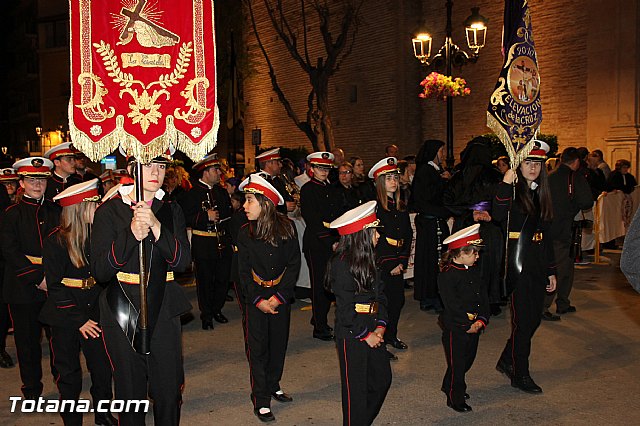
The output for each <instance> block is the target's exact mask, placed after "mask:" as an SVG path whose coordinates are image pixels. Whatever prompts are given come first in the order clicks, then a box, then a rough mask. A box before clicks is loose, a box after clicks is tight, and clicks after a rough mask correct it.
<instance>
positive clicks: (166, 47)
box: [69, 0, 219, 425]
mask: <svg viewBox="0 0 640 426" xmlns="http://www.w3.org/2000/svg"><path fill="white" fill-rule="evenodd" d="M70 8H71V11H70V16H71V76H72V80H71V100H70V102H69V129H70V133H71V137H72V140H73V142H74V146H76V147H77V148H78V149H79V150H81V151H82V152H83V153H84V154H86V155H87V157H89V158H90V159H91V160H93V161H97V160H99V159H100V158H102V157H104V156H105V155H108V154H110V153H111V152H113V151H114V150H115V149H116V148H118V146H119V145H120V147H121V148H122V150H123V151H124V152H126V154H127V155H129V156H131V157H132V158H134V159H135V160H136V164H135V165H134V166H133V167H132V169H131V170H129V172H130V173H132V174H133V176H134V177H135V179H136V183H135V185H132V186H124V187H122V188H120V190H119V194H118V195H116V196H115V197H113V198H112V199H110V200H109V201H107V202H106V203H105V204H103V206H101V207H100V208H99V209H98V211H97V212H96V215H95V221H94V227H93V230H94V231H93V235H92V241H91V244H92V259H91V269H92V275H93V276H94V277H95V278H96V280H98V281H103V282H106V283H108V286H107V288H106V289H105V291H104V292H103V294H102V296H101V300H100V311H101V320H102V324H101V327H102V328H103V337H104V340H105V345H106V347H107V351H108V352H109V355H110V358H111V361H112V368H113V375H114V380H115V398H116V399H120V400H128V401H131V400H143V402H144V400H146V398H147V394H148V396H149V397H150V398H151V399H153V403H154V407H153V410H154V421H155V423H156V424H160V425H176V424H178V423H179V421H180V405H181V400H182V397H181V390H182V385H183V383H184V370H183V366H182V347H181V326H180V315H181V314H182V313H184V312H186V311H187V310H188V309H190V304H189V302H188V300H187V299H186V296H185V295H184V293H183V291H182V289H181V288H180V287H179V286H178V285H177V284H176V283H175V281H174V280H173V272H174V271H175V272H179V271H182V270H184V269H185V267H186V266H187V265H188V264H189V263H190V262H191V257H190V248H189V242H188V240H187V236H186V229H185V222H184V217H183V214H182V210H181V209H180V207H179V206H178V205H177V204H176V203H163V202H162V201H161V200H162V195H163V194H162V190H161V189H160V186H161V185H162V183H163V180H164V173H165V167H166V163H167V161H168V160H169V159H168V158H166V156H165V154H166V153H167V152H168V151H169V149H170V148H171V147H175V148H177V149H179V150H181V151H182V152H184V153H186V154H187V155H188V156H189V157H190V158H191V159H192V160H194V161H197V160H200V159H201V158H203V157H204V156H205V155H206V154H207V153H208V152H209V151H211V150H212V149H213V148H214V147H215V144H216V137H217V131H218V126H219V117H218V109H217V107H216V104H215V101H216V86H215V82H216V74H215V45H214V40H215V37H214V34H213V27H214V19H213V0H155V1H153V2H150V1H147V0H120V1H115V0H114V1H109V2H97V1H91V0H74V1H72V2H70ZM134 169H135V172H133V170H134ZM134 191H135V192H134ZM132 406H133V407H136V405H135V404H133V405H132ZM138 407H139V406H138ZM137 411H139V410H137ZM144 418H145V413H144V412H143V413H134V412H124V413H121V415H120V424H121V425H140V424H144Z"/></svg>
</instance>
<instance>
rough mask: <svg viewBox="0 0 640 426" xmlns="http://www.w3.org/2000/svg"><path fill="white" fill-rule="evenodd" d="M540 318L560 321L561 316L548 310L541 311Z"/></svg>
mask: <svg viewBox="0 0 640 426" xmlns="http://www.w3.org/2000/svg"><path fill="white" fill-rule="evenodd" d="M542 319H543V320H545V321H560V320H561V319H562V318H560V316H558V315H556V314H552V313H551V312H549V311H544V312H543V313H542Z"/></svg>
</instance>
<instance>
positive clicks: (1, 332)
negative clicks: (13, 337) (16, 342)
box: [0, 287, 11, 350]
mask: <svg viewBox="0 0 640 426" xmlns="http://www.w3.org/2000/svg"><path fill="white" fill-rule="evenodd" d="M1 290H2V288H1V287H0V291H1ZM9 327H11V316H10V315H9V305H7V304H6V303H3V302H0V350H5V349H6V348H7V333H8V332H9Z"/></svg>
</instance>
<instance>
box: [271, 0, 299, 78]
mask: <svg viewBox="0 0 640 426" xmlns="http://www.w3.org/2000/svg"><path fill="white" fill-rule="evenodd" d="M264 7H265V9H266V10H267V14H268V15H269V19H270V20H271V25H273V29H275V30H276V33H278V36H279V37H280V38H281V39H282V42H283V43H284V45H285V47H286V48H287V50H288V51H289V53H290V54H291V57H292V58H293V59H294V60H295V61H296V62H297V63H298V64H299V65H300V67H302V69H303V70H304V71H305V72H309V64H307V63H306V62H305V61H304V59H303V58H302V57H301V56H300V53H299V52H298V49H297V47H296V45H295V42H293V41H292V40H291V38H290V37H289V35H288V34H286V33H285V32H284V29H283V28H282V27H281V26H280V25H279V24H278V20H277V17H276V14H275V11H274V9H273V8H272V7H271V4H270V3H269V0H264ZM282 19H283V20H285V21H286V19H285V18H284V15H283V16H282ZM287 26H288V24H287Z"/></svg>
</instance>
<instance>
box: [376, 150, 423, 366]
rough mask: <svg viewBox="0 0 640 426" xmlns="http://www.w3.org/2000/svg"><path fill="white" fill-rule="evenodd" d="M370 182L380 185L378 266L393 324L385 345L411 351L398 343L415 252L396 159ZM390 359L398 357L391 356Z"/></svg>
mask: <svg viewBox="0 0 640 426" xmlns="http://www.w3.org/2000/svg"><path fill="white" fill-rule="evenodd" d="M369 178H370V179H373V180H374V181H375V183H376V193H377V199H378V201H377V203H378V204H377V208H376V215H377V217H378V219H380V225H381V226H382V228H381V229H380V234H381V238H380V240H379V241H378V244H377V245H376V262H377V264H378V267H379V268H380V272H381V277H382V281H384V293H385V295H386V296H387V312H388V315H389V323H388V325H387V331H386V333H385V342H386V343H387V344H388V345H391V346H393V347H394V348H396V349H407V347H408V346H407V345H406V343H404V342H403V341H402V340H400V339H398V320H399V319H400V312H401V311H402V307H403V306H404V278H403V273H404V270H405V269H406V268H407V263H408V262H409V250H410V249H411V239H412V238H413V231H412V230H411V221H410V220H409V212H408V211H407V209H406V206H405V205H404V203H403V202H402V201H401V200H400V174H399V171H398V164H397V160H396V159H395V158H394V157H387V158H383V159H382V160H380V161H378V162H377V163H376V164H375V165H374V166H373V167H372V168H371V170H370V171H369ZM389 358H390V359H394V360H395V359H397V357H396V356H395V355H394V354H392V353H391V352H389Z"/></svg>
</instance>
